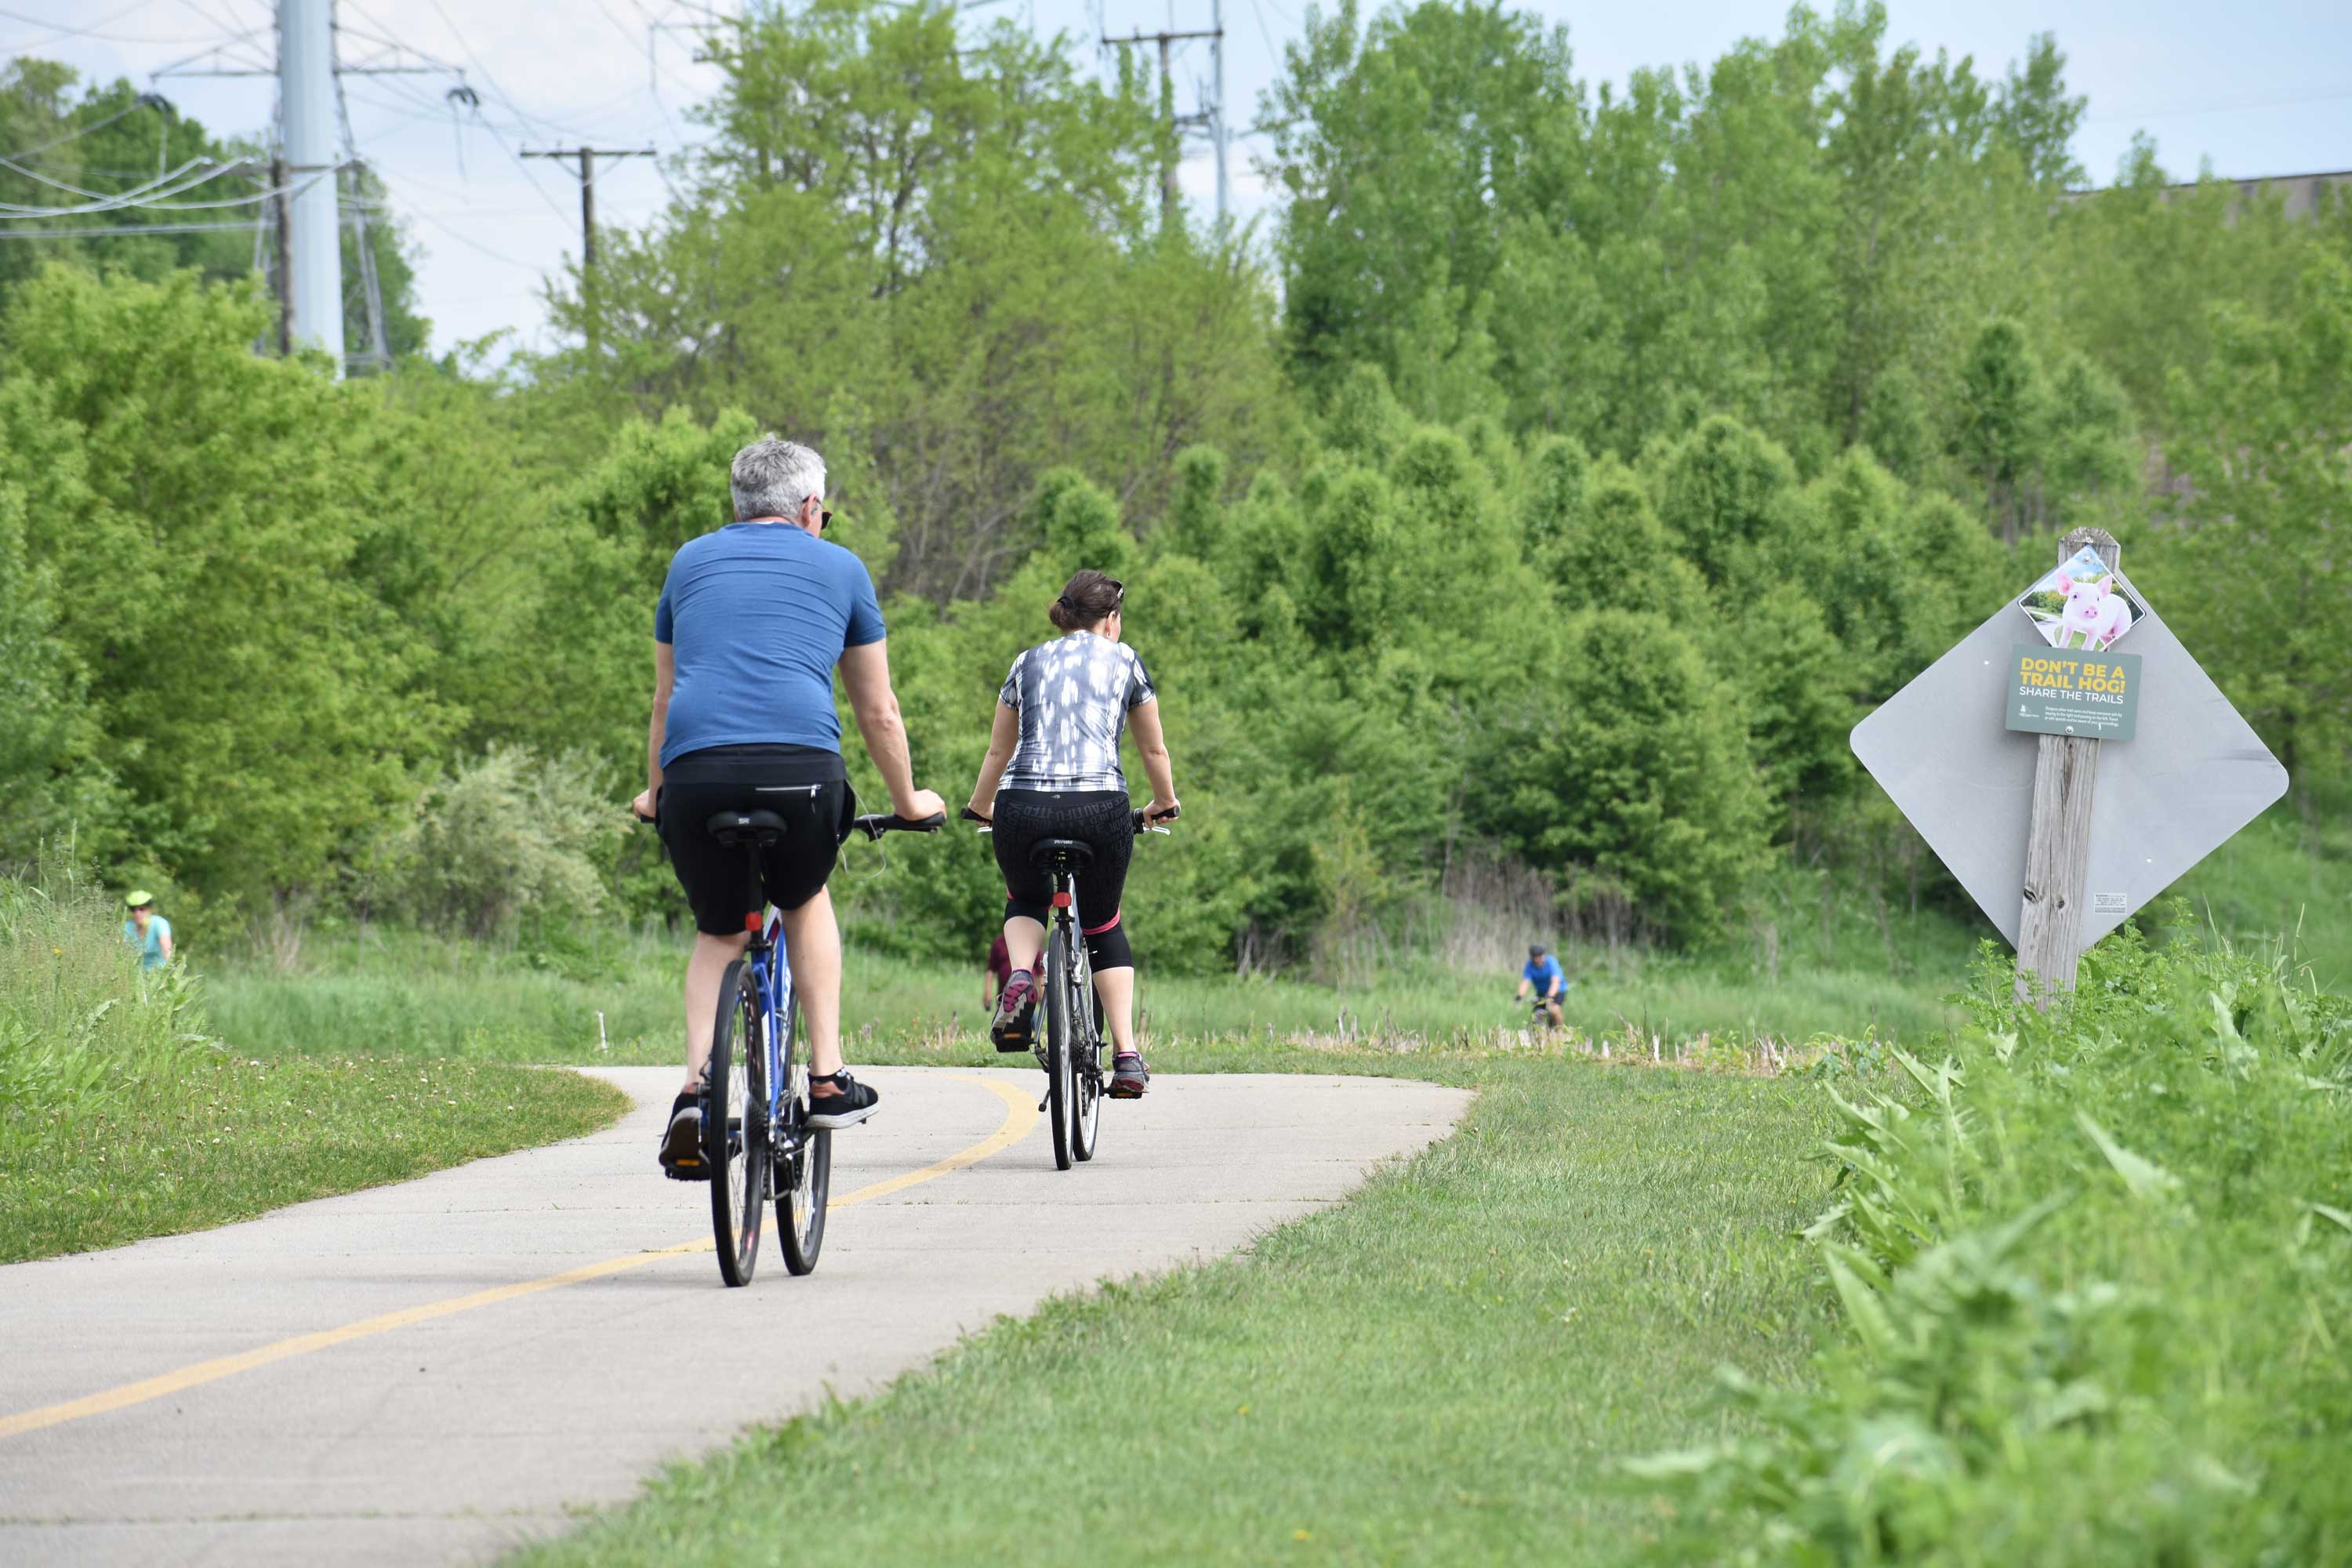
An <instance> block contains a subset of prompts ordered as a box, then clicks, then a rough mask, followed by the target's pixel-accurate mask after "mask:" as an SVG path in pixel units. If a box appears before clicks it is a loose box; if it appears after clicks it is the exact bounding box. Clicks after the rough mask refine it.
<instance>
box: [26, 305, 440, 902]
mask: <svg viewBox="0 0 2352 1568" xmlns="http://www.w3.org/2000/svg"><path fill="white" fill-rule="evenodd" d="M265 319H266V310H265V308H264V307H263V305H262V304H261V302H260V301H259V300H257V298H255V297H254V295H253V294H252V293H251V292H250V291H249V290H247V289H229V288H226V287H222V286H218V285H214V286H205V285H203V284H201V283H200V282H199V281H198V280H197V279H196V277H195V275H194V274H193V273H190V272H179V273H174V274H171V275H169V276H168V277H167V278H166V279H164V280H163V281H161V282H157V283H144V282H137V281H133V280H130V279H115V280H112V281H110V282H103V283H102V282H100V280H99V279H96V278H93V277H91V276H90V275H89V274H88V273H85V272H81V271H79V270H78V269H75V268H68V267H63V266H58V267H52V268H48V269H47V270H46V271H44V272H42V273H41V274H39V275H38V276H37V277H36V278H34V279H31V280H30V281H28V282H26V283H25V284H23V285H22V286H20V287H19V288H18V289H16V292H15V295H14V297H13V298H12V299H11V300H10V301H9V304H8V307H7V310H6V312H5V317H0V379H5V380H8V381H16V380H19V379H21V380H22V382H23V383H24V384H26V385H28V386H29V387H31V388H33V389H34V391H33V394H32V395H30V396H27V397H23V398H12V399H7V400H5V402H0V418H5V419H7V420H8V421H9V423H10V425H11V426H12V427H11V429H10V430H9V432H8V438H7V439H5V440H0V485H9V484H14V485H15V486H16V487H17V488H18V489H20V490H21V491H22V492H23V493H24V494H26V496H27V497H28V498H29V497H33V496H38V497H39V498H40V499H39V500H38V501H37V502H34V503H32V504H30V505H28V506H27V508H26V515H25V533H26V553H27V555H28V557H29V559H30V560H31V562H32V563H33V565H34V568H35V570H36V571H44V572H47V573H49V574H53V580H54V582H55V584H56V587H55V590H54V595H55V597H54V603H55V605H56V606H57V619H56V631H57V635H58V637H59V638H60V640H62V641H63V642H64V644H65V645H66V647H68V650H69V651H70V653H71V656H72V658H73V660H74V663H75V664H76V665H77V666H78V667H79V668H80V669H81V670H83V671H85V672H87V674H88V677H89V698H88V700H89V705H90V707H91V709H92V710H93V712H94V714H95V717H96V721H97V723H98V725H99V728H100V731H101V733H102V739H101V740H100V742H99V743H98V744H97V745H96V747H95V748H94V751H95V762H96V763H97V764H98V766H99V767H100V769H101V770H102V772H103V773H110V774H111V775H112V776H114V777H115V778H118V779H120V780H121V784H122V786H123V788H124V790H125V791H126V792H127V794H128V796H129V802H130V805H129V809H128V811H127V812H126V814H125V816H123V818H122V819H121V820H119V821H117V822H115V823H112V824H110V825H108V830H107V831H105V832H104V833H102V834H100V833H94V834H93V836H92V837H93V838H94V839H96V840H98V845H97V847H99V848H100V852H101V853H107V854H111V855H120V854H123V853H127V852H129V851H130V850H131V848H132V847H133V845H134V843H135V844H136V847H138V848H139V849H140V850H141V851H142V853H143V854H144V855H147V856H150V857H152V858H153V859H154V861H155V862H157V863H159V864H161V865H163V867H165V868H170V869H172V870H173V871H174V872H175V873H176V874H178V875H179V876H180V877H182V878H183V879H184V880H185V881H187V882H188V883H191V884H194V885H196V886H197V887H199V888H200V889H201V890H202V891H203V892H204V893H205V895H206V896H207V897H215V896H224V897H226V898H227V899H229V900H239V899H247V900H249V899H256V898H259V897H263V896H266V895H268V894H272V893H276V892H280V891H283V890H287V889H294V888H301V887H311V886H317V885H319V884H320V882H321V881H322V880H323V879H325V878H327V877H328V876H329V875H330V873H331V870H332V869H333V868H334V867H335V866H336V865H337V864H338V863H339V861H340V860H341V858H343V857H345V856H347V855H348V854H349V853H351V852H352V849H353V847H355V846H356V845H357V844H358V843H360V842H361V841H362V840H363V839H364V838H365V837H368V836H369V835H370V834H371V833H372V832H373V828H374V826H375V824H376V822H377V820H378V819H379V817H380V816H381V814H382V812H383V809H384V807H385V806H386V805H387V804H388V803H389V802H391V801H393V800H395V799H398V798H400V797H401V796H402V795H404V794H405V792H406V787H407V783H406V781H407V774H408V769H409V767H410V766H411V763H412V759H414V758H416V757H419V756H421V755H425V754H429V753H431V752H433V751H434V750H435V748H436V746H437V745H438V744H439V743H440V742H441V741H442V739H443V738H444V737H445V736H446V734H447V733H448V732H449V731H450V729H451V727H452V725H453V723H454V721H455V719H456V715H454V714H453V713H451V712H450V711H449V710H447V709H446V708H445V707H444V706H442V705H441V704H439V703H437V702H436V701H435V700H433V698H432V697H431V695H430V693H429V692H427V691H425V690H424V689H421V687H420V684H419V682H418V681H417V679H416V671H417V668H418V667H419V664H420V662H421V660H422V656H423V653H424V647H423V643H424V639H423V637H422V636H421V635H420V634H419V633H418V632H417V631H416V630H415V629H412V628H410V627H407V626H403V625H402V624H401V622H400V621H399V619H398V617H396V616H394V615H392V614H391V613H390V612H388V611H387V610H386V608H385V607H384V605H383V603H382V602H381V601H380V600H379V599H377V598H376V597H375V596H374V595H373V594H372V593H371V592H370V589H369V586H368V585H367V584H365V583H363V582H361V581H359V580H357V579H356V577H355V576H354V574H353V570H352V568H353V563H354V555H355V551H356V549H357V546H358V543H359V542H360V540H361V539H362V537H363V536H364V535H365V534H366V533H367V531H369V529H370V528H371V526H372V523H373V519H375V518H377V517H378V516H380V515H381V514H382V513H383V512H386V511H390V512H393V513H395V514H396V513H397V512H398V511H399V510H401V508H402V505H403V501H404V498H403V497H401V496H399V495H397V494H394V493H387V491H386V490H385V489H383V487H381V486H378V485H375V484H373V483H372V482H371V475H370V473H369V468H368V463H367V451H368V437H369V434H370V431H371V427H372V423H373V417H374V412H375V411H374V405H373V403H372V401H371V400H372V398H373V394H371V393H370V392H369V391H368V390H367V389H365V388H364V387H347V386H338V385H336V384H332V383H331V382H329V381H327V380H325V379H324V378H322V377H320V375H318V374H315V373H314V372H313V371H312V370H311V369H310V368H309V367H308V366H306V365H304V364H301V363H289V362H284V361H278V360H268V359H257V358H256V357H254V355H253V353H251V350H250V344H251V343H252V342H253V340H254V339H255V338H256V337H257V335H258V334H259V331H260V330H261V327H262V324H263V322H264V321H265Z"/></svg>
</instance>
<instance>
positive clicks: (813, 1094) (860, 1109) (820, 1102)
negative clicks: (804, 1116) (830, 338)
mask: <svg viewBox="0 0 2352 1568" xmlns="http://www.w3.org/2000/svg"><path fill="white" fill-rule="evenodd" d="M819 1084H833V1085H835V1086H836V1087H838V1088H839V1089H840V1090H841V1092H840V1093H838V1094H819V1093H818V1092H817V1091H816V1090H817V1086H818V1085H819ZM881 1106H882V1097H881V1096H880V1095H878V1094H877V1093H875V1092H874V1090H873V1089H872V1088H871V1087H870V1086H868V1085H866V1084H862V1083H860V1082H858V1081H857V1080H856V1079H854V1078H852V1077H850V1076H849V1071H848V1069H847V1068H844V1069H842V1070H841V1071H840V1072H837V1073H835V1074H834V1075H833V1076H832V1077H831V1078H817V1077H814V1076H812V1077H811V1078H810V1079H809V1119H808V1124H809V1125H810V1126H811V1127H822V1128H834V1127H855V1126H856V1125H857V1124H858V1123H859V1122H861V1121H865V1120H866V1118H867V1117H869V1116H871V1115H873V1114H874V1113H875V1112H876V1111H877V1110H880V1109H881Z"/></svg>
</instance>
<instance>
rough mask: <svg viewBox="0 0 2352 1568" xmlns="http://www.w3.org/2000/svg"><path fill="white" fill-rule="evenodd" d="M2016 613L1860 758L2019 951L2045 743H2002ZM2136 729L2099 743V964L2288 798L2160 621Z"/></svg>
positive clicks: (1857, 738)
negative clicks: (2138, 923) (2142, 915)
mask: <svg viewBox="0 0 2352 1568" xmlns="http://www.w3.org/2000/svg"><path fill="white" fill-rule="evenodd" d="M2019 629H2020V627H2019V622H2018V618H2017V610H2016V608H2015V606H2013V605H2002V606H2001V608H2000V612H1999V613H1998V614H1996V615H1994V616H1992V618H1991V619H1990V620H1988V621H1986V622H1985V624H1984V625H1982V626H1979V627H1978V628H1977V629H1976V630H1975V631H1973V632H1970V633H1969V635H1968V636H1967V637H1964V638H1962V639H1961V640H1960V643H1959V645H1958V647H1954V648H1953V649H1952V651H1951V652H1949V653H1948V654H1946V655H1945V656H1944V657H1943V658H1939V659H1937V661H1936V662H1935V663H1934V664H1932V665H1929V666H1928V667H1927V668H1926V669H1925V670H1923V671H1922V672H1921V673H1920V675H1919V677H1918V679H1916V680H1914V681H1912V682H1911V684H1910V685H1908V686H1906V687H1905V688H1904V689H1902V690H1900V691H1898V692H1896V693H1895V695H1894V696H1893V697H1891V698H1889V699H1888V700H1886V702H1885V704H1884V705H1883V706H1882V707H1880V708H1879V710H1877V711H1876V712H1874V713H1873V714H1872V715H1871V716H1870V717H1869V718H1867V719H1864V721H1862V722H1861V723H1859V724H1857V725H1855V726H1854V727H1853V754H1854V755H1855V757H1857V758H1859V759H1860V760H1861V763H1862V765H1863V766H1864V767H1865V768H1867V769H1869V770H1870V776H1871V777H1872V778H1874V779H1876V780H1877V781H1878V784H1879V787H1880V788H1881V789H1884V790H1885V792H1886V793H1887V795H1888V797H1889V798H1891V799H1892V800H1893V801H1894V802H1895V805H1896V806H1898V807H1900V808H1901V810H1902V812H1903V815H1904V816H1906V817H1908V818H1910V820H1911V826H1914V827H1916V828H1917V829H1918V830H1919V836H1920V837H1922V838H1925V839H1926V840H1927V845H1928V847H1930V848H1932V849H1934V850H1935V852H1936V854H1937V858H1940V859H1941V860H1942V861H1943V862H1944V864H1945V866H1946V867H1948V868H1949V869H1950V871H1951V873H1952V875H1953V876H1954V877H1955V878H1957V879H1958V881H1959V884H1960V886H1962V887H1963V888H1966V889H1968V890H1969V897H1970V898H1972V899H1974V900H1976V901H1977V907H1978V908H1979V909H1981V910H1984V912H1985V918H1986V919H1987V920H1990V921H1992V923H1993V924H1994V925H1995V926H1997V927H1999V928H2000V934H2001V935H2002V936H2004V937H2007V938H2008V939H2009V942H2010V945H2011V946H2012V947H2014V946H2015V945H2016V944H2017V926H2018V920H2019V917H2020V912H2021V910H2022V908H2023V905H2024V899H2025V841H2026V835H2027V831H2028V829H2029V827H2030V826H2031V825H2032V816H2033V766H2034V761H2035V758H2036V757H2037V756H2038V755H2039V753H2040V749H2041V741H2040V737H2038V736H2035V735H2031V734H2026V733H2023V732H2021V731H2012V730H2010V729H2007V728H2005V727H2004V723H2005V721H2004V715H2005V713H2006V710H2007V706H2008V702H2009V674H2010V668H2011V652H2010V650H2011V646H2012V645H2013V644H2014V643H2016V642H2017V640H2018V632H2019ZM2131 646H2132V651H2133V652H2134V653H2136V654H2137V655H2139V656H2140V698H2139V703H2140V706H2139V728H2138V731H2137V734H2136V735H2135V737H2134V738H2133V739H2131V740H2129V741H2115V742H2102V743H2101V747H2100V754H2099V772H2098V784H2097V789H2096V792H2095V794H2094V795H2093V796H2092V801H2091V848H2090V866H2091V869H2090V876H2089V878H2088V879H2087V880H2086V881H2085V883H2084V904H2083V932H2082V942H2083V945H2084V947H2085V948H2087V947H2089V946H2090V945H2091V944H2092V943H2093V942H2097V941H2098V940H2099V939H2100V938H2101V937H2103V936H2105V935H2106V934H2107V933H2108V932H2109V931H2113V930H2115V929H2116V927H2117V926H2119V925H2121V924H2123V923H2124V921H2126V920H2129V919H2130V918H2131V917H2132V915H2133V914H2134V913H2135V912H2137V910H2139V908H2140V907H2141V906H2142V905H2144V904H2146V903H2147V901H2148V900H2151V899H2153V898H2155V897H2156V896H2157V895H2158V894H2159V893H2161V892H2163V891H2164V889H2167V888H2168V887H2170V886H2171V885H2172V883H2173V882H2174V881H2175V880H2176V879H2179V877H2180V876H2181V875H2182V874H2183V873H2185V872H2186V871H2188V869H2189V868H2190V867H2192V866H2194V865H2196V864H2197V862H2198V861H2200V860H2202V859H2203V858H2205V857H2206V856H2208V855H2210V854H2211V853H2212V852H2213V851H2214V850H2215V849H2217V848H2219V847H2221V845H2222V844H2224V843H2226V842H2227V841H2228V840H2229V838H2230V837H2231V835H2232V834H2234V833H2236V832H2237V831H2238V830H2239V829H2240V828H2242V827H2243V826H2245V825H2246V824H2247V823H2249V822H2252V820H2253V819H2254V818H2255V817H2257V816H2261V815H2262V814H2263V811H2265V810H2266V809H2268V808H2269V806H2270V805H2271V804H2272V803H2273V802H2274V801H2276V800H2277V799H2278V798H2279V797H2280V796H2281V795H2284V794H2285V793H2286V784H2287V778H2286V769H2285V768H2284V767H2282V766H2280V765H2279V760H2278V759H2277V758H2276V757H2273V756H2272V755H2271V753H2270V749H2269V748H2268V747H2266V746H2264V745H2263V742H2262V738H2261V737H2260V736H2258V735H2256V734H2255V733H2254V731H2253V729H2252V726H2251V725H2249V724H2248V723H2247V722H2246V721H2245V720H2244V719H2243V718H2242V717H2240V716H2239V713H2238V710H2236V709H2235V708H2232V707H2231V706H2230V700H2229V699H2228V698H2226V697H2224V696H2222V695H2221V688H2219V687H2217V686H2215V685H2214V684H2213V682H2212V681H2211V680H2210V679H2209V678H2208V677H2207V676H2206V674H2205V672H2204V670H2202V669H2200V668H2198V664H2197V661H2196V659H2194V658H2191V657H2190V656H2189V650H2188V649H2187V648H2185V647H2182V646H2181V645H2180V639H2179V637H2175V636H2174V635H2173V633H2172V628H2171V627H2169V626H2166V625H2165V624H2164V622H2163V621H2162V620H2161V619H2159V618H2158V616H2157V615H2156V613H2155V612H2154V611H2153V610H2147V611H2144V612H2143V616H2142V618H2141V619H2140V620H2139V621H2138V622H2137V623H2136V624H2135V625H2134V626H2133V628H2132V635H2131Z"/></svg>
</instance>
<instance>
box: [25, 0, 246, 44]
mask: <svg viewBox="0 0 2352 1568" xmlns="http://www.w3.org/2000/svg"><path fill="white" fill-rule="evenodd" d="M147 5H148V0H133V3H132V4H131V5H125V6H124V7H123V8H122V9H121V10H120V11H117V12H116V13H115V14H114V15H113V16H107V17H102V18H100V20H99V21H98V22H96V23H94V24H92V25H91V26H87V27H61V26H58V24H57V23H55V22H53V21H51V20H50V19H49V18H48V17H47V16H26V15H25V14H24V13H23V12H21V11H0V16H5V17H7V18H8V20H10V21H12V22H22V23H24V24H26V26H33V27H47V28H50V29H51V31H49V32H48V33H46V34H44V35H43V36H41V37H37V38H28V39H26V40H25V41H24V42H22V43H16V44H9V45H7V46H5V50H0V52H5V53H9V54H16V53H21V52H22V51H24V50H26V49H37V48H44V47H47V46H48V45H50V44H54V43H56V42H57V41H58V39H60V38H101V39H104V40H105V41H106V42H108V43H110V44H193V43H200V42H202V41H203V40H201V39H198V38H146V37H136V36H133V37H124V36H123V35H122V34H120V33H107V32H101V31H100V28H102V27H110V26H114V24H115V23H117V22H120V21H121V20H122V18H124V17H125V16H130V15H131V13H132V12H133V11H143V10H145V9H146V8H147Z"/></svg>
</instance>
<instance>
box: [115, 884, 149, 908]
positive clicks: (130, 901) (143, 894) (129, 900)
mask: <svg viewBox="0 0 2352 1568" xmlns="http://www.w3.org/2000/svg"><path fill="white" fill-rule="evenodd" d="M154 901H155V895H154V894H152V893H151V892H149V891H148V890H147V889H144V888H142V889H139V890H138V891H137V892H135V893H125V894H123V895H122V907H123V908H125V909H129V910H135V909H137V908H138V907H139V906H140V905H142V904H152V903H153V902H154Z"/></svg>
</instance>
